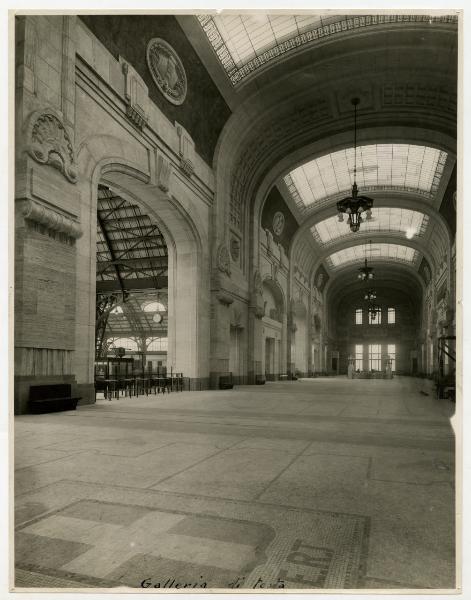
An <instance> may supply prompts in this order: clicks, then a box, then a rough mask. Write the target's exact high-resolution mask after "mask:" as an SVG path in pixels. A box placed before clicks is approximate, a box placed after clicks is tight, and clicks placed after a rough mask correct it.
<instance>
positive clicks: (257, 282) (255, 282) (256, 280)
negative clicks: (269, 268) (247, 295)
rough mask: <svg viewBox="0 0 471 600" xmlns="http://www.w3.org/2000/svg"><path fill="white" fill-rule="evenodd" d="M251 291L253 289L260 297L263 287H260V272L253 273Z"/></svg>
mask: <svg viewBox="0 0 471 600" xmlns="http://www.w3.org/2000/svg"><path fill="white" fill-rule="evenodd" d="M253 289H254V292H255V294H257V295H259V296H262V294H263V286H262V276H261V275H260V271H255V273H254V276H253Z"/></svg>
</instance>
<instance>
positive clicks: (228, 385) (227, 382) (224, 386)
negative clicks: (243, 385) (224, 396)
mask: <svg viewBox="0 0 471 600" xmlns="http://www.w3.org/2000/svg"><path fill="white" fill-rule="evenodd" d="M233 387H234V384H233V382H232V373H227V375H220V376H219V389H220V390H232V388H233Z"/></svg>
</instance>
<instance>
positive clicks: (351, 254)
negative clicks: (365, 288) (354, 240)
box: [326, 243, 419, 269]
mask: <svg viewBox="0 0 471 600" xmlns="http://www.w3.org/2000/svg"><path fill="white" fill-rule="evenodd" d="M418 255H419V253H418V252H417V250H415V249H414V248H410V247H409V246H402V245H401V244H383V243H380V244H371V245H370V244H359V245H357V246H350V247H349V248H344V249H343V250H339V251H338V252H334V253H333V254H331V255H330V256H328V257H327V259H326V262H327V263H328V265H329V266H330V267H333V268H334V269H335V268H337V267H342V266H343V265H345V264H348V263H352V262H358V263H359V264H360V263H362V262H363V261H364V260H365V257H366V258H367V259H368V263H369V262H370V261H371V262H372V264H373V265H374V261H375V260H376V259H379V260H386V259H389V260H393V261H397V262H406V263H415V262H417V259H418Z"/></svg>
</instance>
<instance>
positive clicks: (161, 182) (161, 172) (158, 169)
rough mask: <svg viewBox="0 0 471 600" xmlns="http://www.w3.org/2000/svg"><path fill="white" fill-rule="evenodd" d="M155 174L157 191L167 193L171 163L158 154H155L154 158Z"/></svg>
mask: <svg viewBox="0 0 471 600" xmlns="http://www.w3.org/2000/svg"><path fill="white" fill-rule="evenodd" d="M155 174H156V179H157V186H158V187H159V189H161V190H162V191H163V192H168V190H169V185H170V183H169V182H170V176H171V174H172V163H171V162H170V160H169V159H168V158H167V157H166V156H164V155H163V154H161V153H160V152H157V154H156V157H155Z"/></svg>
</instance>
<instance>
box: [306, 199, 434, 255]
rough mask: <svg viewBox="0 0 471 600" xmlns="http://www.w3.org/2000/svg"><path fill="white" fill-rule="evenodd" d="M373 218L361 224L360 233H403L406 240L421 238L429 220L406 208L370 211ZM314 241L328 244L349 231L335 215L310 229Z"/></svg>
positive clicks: (348, 234)
mask: <svg viewBox="0 0 471 600" xmlns="http://www.w3.org/2000/svg"><path fill="white" fill-rule="evenodd" d="M372 216H373V218H372V219H371V220H370V221H367V220H366V219H365V220H364V221H363V223H362V224H361V232H362V233H366V232H375V231H379V232H380V231H384V232H397V233H403V234H404V236H405V237H406V238H408V239H411V238H413V237H415V236H423V235H424V233H425V231H426V229H427V225H428V221H429V218H428V216H427V215H424V214H423V213H421V212H418V211H415V210H409V209H406V208H396V207H386V206H381V207H379V208H373V209H372ZM311 232H312V235H313V236H314V239H315V240H316V241H317V242H318V243H319V244H322V245H324V244H329V243H330V242H334V241H336V240H338V239H340V238H343V237H346V236H351V232H350V229H349V228H348V227H347V226H346V224H345V222H343V223H340V222H339V220H338V218H337V215H335V216H333V217H329V218H328V219H325V220H324V221H321V222H320V223H317V224H316V225H314V226H313V227H312V228H311Z"/></svg>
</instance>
